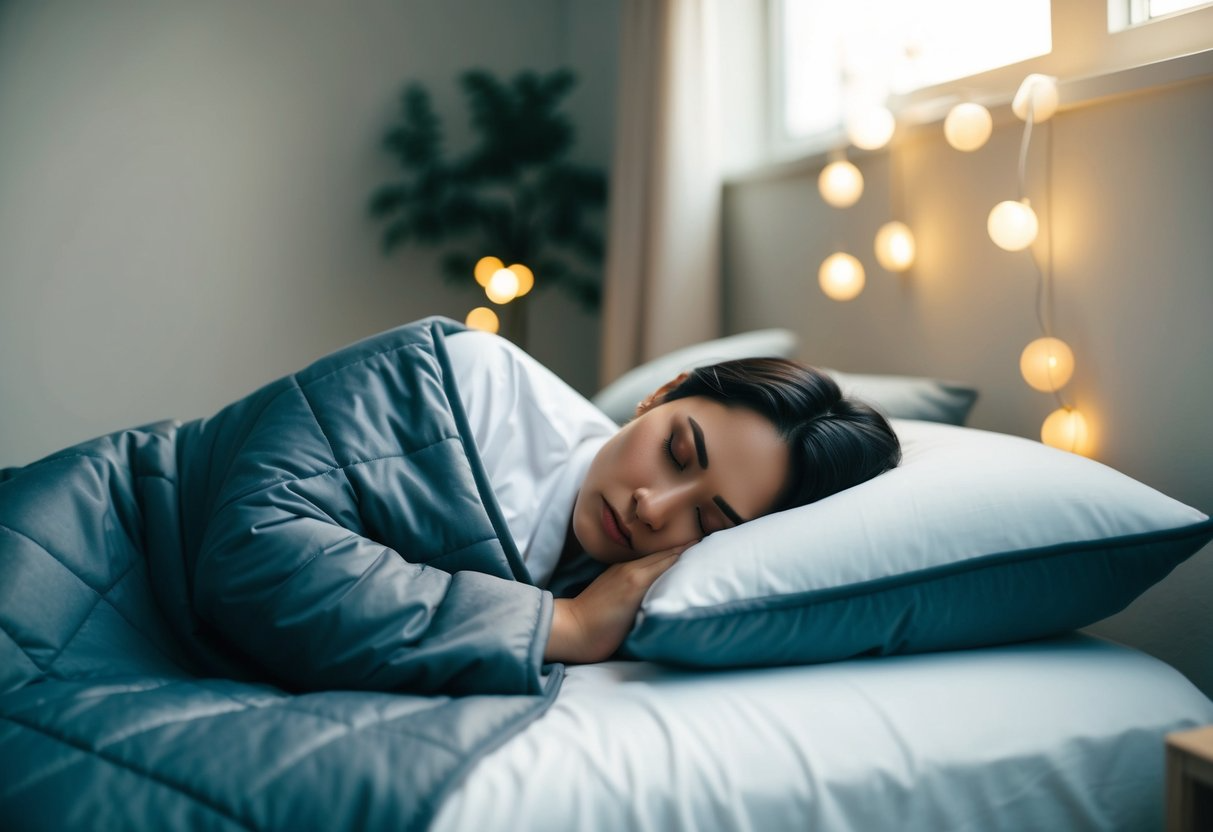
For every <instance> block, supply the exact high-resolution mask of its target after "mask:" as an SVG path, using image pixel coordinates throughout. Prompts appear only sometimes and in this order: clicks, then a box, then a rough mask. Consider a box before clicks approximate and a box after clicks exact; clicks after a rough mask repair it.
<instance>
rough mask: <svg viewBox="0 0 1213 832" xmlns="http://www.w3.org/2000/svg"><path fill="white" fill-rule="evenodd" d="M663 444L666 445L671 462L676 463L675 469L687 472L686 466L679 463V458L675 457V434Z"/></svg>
mask: <svg viewBox="0 0 1213 832" xmlns="http://www.w3.org/2000/svg"><path fill="white" fill-rule="evenodd" d="M662 444H664V445H665V455H666V456H668V457H669V458H670V462H672V463H674V467H675V468H677V469H678V470H679V471H685V470H686V468H687V467H686V465H684V464H683V463H681V462H679V461H678V457H676V456H674V434H672V433H671V434H670V438H669V439H667V440H666V441H665V442H664V443H662Z"/></svg>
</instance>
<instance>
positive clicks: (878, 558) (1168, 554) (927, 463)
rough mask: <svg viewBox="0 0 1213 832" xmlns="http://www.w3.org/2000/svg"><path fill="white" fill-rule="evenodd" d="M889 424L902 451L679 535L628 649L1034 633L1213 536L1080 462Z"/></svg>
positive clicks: (1161, 498) (640, 654)
mask: <svg viewBox="0 0 1213 832" xmlns="http://www.w3.org/2000/svg"><path fill="white" fill-rule="evenodd" d="M893 426H894V429H895V430H896V431H897V433H898V435H899V436H900V438H901V441H902V447H903V454H904V456H903V461H902V464H901V466H900V467H898V468H896V469H894V470H892V471H889V472H887V473H884V474H881V475H880V476H878V477H876V478H875V479H872V480H869V481H868V482H865V483H863V484H861V485H858V486H855V487H854V488H851V489H848V490H846V491H843V492H840V493H838V494H835V495H833V496H831V497H828V498H826V499H824V500H821V501H819V502H817V503H813V504H811V505H808V506H803V507H801V508H796V509H791V510H789V511H785V512H780V513H777V514H773V515H769V516H767V517H762V518H759V519H757V520H753V521H751V522H749V523H746V524H745V525H742V526H739V527H737V528H735V529H729V530H726V531H722V532H717V533H716V534H713V535H711V536H710V537H708V538H707V539H705V540H704V541H703V542H701V543H699V544H697V545H695V546H693V547H692V548H690V549H688V550H687V551H686V552H685V553H684V554H683V555H682V558H681V560H680V561H679V563H678V564H677V565H676V566H674V567H673V568H672V569H671V570H670V571H669V572H667V573H666V574H665V575H663V576H662V577H661V578H660V579H658V581H657V582H656V583H655V584H654V585H653V587H652V588H651V589H650V590H649V592H648V594H647V596H646V597H645V600H644V602H643V604H642V606H641V610H640V615H639V617H638V618H637V621H636V624H635V626H634V627H633V629H632V632H631V634H630V635H629V637H628V640H627V642H626V644H625V646H624V649H625V652H626V653H627V654H628V655H631V656H633V657H636V658H643V659H653V660H661V661H669V662H676V663H682V664H687V665H695V666H735V665H767V664H785V663H800V662H817V661H829V660H834V659H842V658H846V657H850V656H856V655H861V654H891V653H910V652H920V651H926V650H939V649H950V648H959V647H974V646H980V645H988V644H998V643H1003V642H1011V641H1020V640H1026V639H1033V638H1039V637H1043V636H1047V635H1051V634H1054V633H1060V632H1064V631H1068V630H1072V629H1076V628H1078V627H1083V626H1085V625H1087V624H1090V623H1092V622H1094V621H1097V620H1099V619H1101V618H1104V617H1106V616H1108V615H1111V614H1112V613H1115V612H1117V611H1119V610H1120V609H1122V608H1124V607H1125V606H1126V605H1128V603H1129V602H1130V601H1132V600H1133V599H1134V598H1135V597H1137V596H1138V595H1139V594H1141V593H1142V592H1144V591H1145V590H1146V589H1147V588H1148V587H1150V586H1151V585H1152V584H1154V583H1155V582H1157V581H1158V580H1160V579H1161V578H1163V577H1164V576H1165V575H1167V573H1169V572H1170V571H1171V570H1172V569H1173V568H1174V567H1175V566H1176V565H1177V564H1179V563H1180V562H1181V561H1183V560H1184V559H1186V558H1188V557H1189V556H1191V555H1192V554H1193V553H1195V552H1196V551H1198V550H1199V549H1200V548H1201V547H1202V546H1203V545H1205V543H1207V542H1208V541H1209V539H1210V538H1211V537H1213V523H1211V522H1210V521H1209V518H1208V517H1206V516H1205V515H1204V514H1202V513H1201V512H1199V511H1197V510H1195V509H1193V508H1191V507H1189V506H1186V505H1184V504H1182V503H1180V502H1177V501H1176V500H1173V499H1171V498H1170V497H1167V496H1165V495H1163V494H1161V493H1159V492H1158V491H1156V490H1154V489H1152V488H1150V487H1148V486H1146V485H1143V484H1142V483H1140V482H1137V481H1136V480H1134V479H1132V478H1130V477H1128V476H1126V475H1124V474H1121V473H1119V472H1117V471H1115V470H1113V469H1112V468H1109V467H1107V466H1105V465H1102V464H1100V463H1098V462H1095V461H1093V460H1090V459H1086V458H1084V457H1080V456H1076V455H1073V454H1070V453H1066V452H1064V451H1059V450H1056V449H1053V448H1049V447H1047V446H1045V445H1042V444H1040V443H1038V442H1034V441H1031V440H1028V439H1022V438H1019V437H1013V436H1007V435H1004V434H997V433H990V432H986V431H978V430H974V429H971V428H963V427H955V426H950V425H941V424H934V423H929V422H917V421H905V420H893Z"/></svg>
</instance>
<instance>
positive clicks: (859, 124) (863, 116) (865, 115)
mask: <svg viewBox="0 0 1213 832" xmlns="http://www.w3.org/2000/svg"><path fill="white" fill-rule="evenodd" d="M896 126H897V121H896V119H894V118H893V114H892V113H890V112H889V111H888V109H887V108H885V107H867V108H865V109H863V110H860V111H859V112H857V113H855V114H854V115H852V116H851V117H849V118H848V119H847V138H848V139H850V140H851V143H852V144H853V145H855V146H856V147H861V148H863V149H864V150H879V149H880V148H882V147H884V146H885V145H886V144H888V143H889V139H891V138H893V130H894V128H895V127H896Z"/></svg>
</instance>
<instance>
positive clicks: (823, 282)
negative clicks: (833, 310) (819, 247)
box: [817, 251, 864, 301]
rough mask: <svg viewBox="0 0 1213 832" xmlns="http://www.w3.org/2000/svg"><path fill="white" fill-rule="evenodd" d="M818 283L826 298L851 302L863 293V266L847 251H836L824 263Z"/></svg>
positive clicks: (818, 274)
mask: <svg viewBox="0 0 1213 832" xmlns="http://www.w3.org/2000/svg"><path fill="white" fill-rule="evenodd" d="M817 282H818V284H819V285H820V286H821V291H823V292H825V294H826V297H828V298H831V299H832V300H838V301H843V300H851V299H853V298H855V297H858V295H859V293H860V292H862V291H863V284H864V273H863V264H862V263H860V262H859V261H858V260H857V259H855V258H854V257H853V256H852V255H850V254H847V253H846V252H845V251H836V252H834V253H833V254H831V255H830V256H829V257H827V258H826V259H825V261H824V262H822V264H821V268H820V269H819V270H818V271H817Z"/></svg>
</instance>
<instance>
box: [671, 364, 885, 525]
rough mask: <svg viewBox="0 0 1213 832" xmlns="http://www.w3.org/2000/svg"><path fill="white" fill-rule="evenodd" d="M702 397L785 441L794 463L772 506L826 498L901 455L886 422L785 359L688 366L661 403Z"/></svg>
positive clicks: (880, 470) (829, 383)
mask: <svg viewBox="0 0 1213 832" xmlns="http://www.w3.org/2000/svg"><path fill="white" fill-rule="evenodd" d="M690 396H704V397H705V398H709V399H712V400H714V401H717V402H720V403H721V404H723V405H726V406H728V407H745V408H749V409H750V410H753V411H755V412H757V413H758V414H759V415H761V416H764V417H766V418H767V419H768V420H770V421H771V423H772V424H774V425H775V429H776V430H777V431H778V432H779V435H780V437H781V438H783V439H784V441H786V442H787V443H788V449H789V452H790V462H791V465H790V468H789V473H788V482H787V483H786V484H785V485H784V489H783V491H782V492H781V494H780V496H779V498H778V499H777V500H776V503H775V507H774V508H773V509H772V510H773V511H782V510H784V509H788V508H794V507H796V506H802V505H807V504H808V503H812V502H815V501H816V500H820V499H822V498H823V497H828V496H830V495H831V494H834V493H836V492H838V491H842V490H843V489H845V488H850V487H851V486H853V485H858V484H859V483H861V482H866V481H867V480H870V479H872V477H875V476H876V475H877V474H881V473H883V472H885V471H887V470H889V469H890V468H895V467H897V463H899V462H900V461H901V443H900V442H899V441H898V439H897V434H895V433H894V432H893V428H892V427H890V426H889V423H888V420H886V419H885V417H884V416H882V415H881V414H880V413H878V412H877V411H876V410H874V409H873V408H872V407H870V406H869V405H867V404H864V403H863V402H860V401H856V400H854V399H848V398H846V397H844V396H843V395H842V391H841V390H840V389H839V387H838V383H837V382H835V381H834V379H832V378H831V377H830V376H829V375H827V374H826V373H823V372H821V371H820V370H817V369H815V368H813V367H809V366H806V365H804V364H801V363H799V362H797V361H791V360H788V359H785V358H743V359H740V360H736V361H725V362H723V363H720V364H713V365H711V366H708V367H699V368H696V369H694V370H691V371H690V373H689V374H688V376H687V378H686V379H685V380H683V382H682V383H681V384H679V385H677V386H676V387H674V388H673V389H671V390H670V391H669V392H667V393H666V394H665V396H663V397H662V399H661V401H663V402H668V401H674V400H675V399H685V398H688V397H690Z"/></svg>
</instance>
